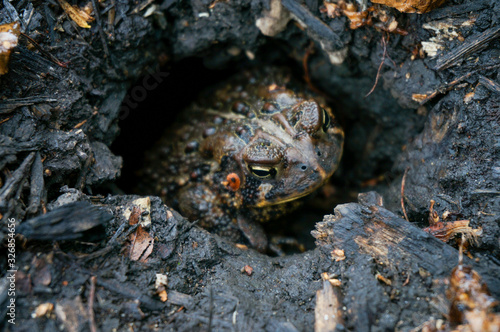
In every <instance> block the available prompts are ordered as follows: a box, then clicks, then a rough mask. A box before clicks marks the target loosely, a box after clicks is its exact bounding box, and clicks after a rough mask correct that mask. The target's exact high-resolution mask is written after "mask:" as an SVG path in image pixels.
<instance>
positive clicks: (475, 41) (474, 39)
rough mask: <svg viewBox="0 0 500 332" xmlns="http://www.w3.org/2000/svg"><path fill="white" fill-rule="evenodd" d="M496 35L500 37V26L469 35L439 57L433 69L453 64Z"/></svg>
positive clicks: (485, 44)
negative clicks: (461, 42)
mask: <svg viewBox="0 0 500 332" xmlns="http://www.w3.org/2000/svg"><path fill="white" fill-rule="evenodd" d="M498 37H500V26H496V27H493V28H489V29H487V30H486V31H484V32H482V33H480V34H476V35H473V36H470V37H468V38H467V40H466V41H465V42H464V43H463V44H462V45H460V46H459V47H457V48H456V49H454V50H452V51H450V52H449V53H448V54H446V55H444V56H442V57H441V58H439V59H438V60H437V64H436V66H435V67H434V69H435V70H443V69H446V68H449V67H451V66H454V65H456V64H457V63H458V62H459V61H460V60H462V59H464V58H465V57H467V56H468V55H470V54H472V53H473V52H476V51H478V50H480V49H482V48H484V47H486V46H487V45H488V44H489V43H490V42H491V41H492V40H494V39H496V38H498Z"/></svg>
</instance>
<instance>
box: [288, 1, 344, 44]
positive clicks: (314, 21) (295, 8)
mask: <svg viewBox="0 0 500 332" xmlns="http://www.w3.org/2000/svg"><path fill="white" fill-rule="evenodd" d="M282 3H283V6H284V7H285V8H286V9H288V10H289V11H290V12H291V13H292V14H293V15H294V16H295V17H296V18H297V19H298V20H299V21H300V22H301V23H302V24H304V25H305V26H306V27H307V32H308V33H309V34H310V36H311V37H312V38H313V39H314V40H316V41H318V42H320V43H321V45H322V46H323V48H324V49H325V50H326V51H338V50H339V49H341V48H342V47H343V46H344V43H342V41H341V40H340V37H339V36H338V35H337V34H336V33H335V32H334V31H333V30H332V29H331V28H330V27H329V26H328V25H327V24H325V22H323V21H321V20H320V19H319V18H317V17H316V16H315V15H313V14H312V13H311V12H310V11H309V9H308V8H307V7H306V6H304V5H302V4H300V3H299V2H298V1H295V0H283V1H282Z"/></svg>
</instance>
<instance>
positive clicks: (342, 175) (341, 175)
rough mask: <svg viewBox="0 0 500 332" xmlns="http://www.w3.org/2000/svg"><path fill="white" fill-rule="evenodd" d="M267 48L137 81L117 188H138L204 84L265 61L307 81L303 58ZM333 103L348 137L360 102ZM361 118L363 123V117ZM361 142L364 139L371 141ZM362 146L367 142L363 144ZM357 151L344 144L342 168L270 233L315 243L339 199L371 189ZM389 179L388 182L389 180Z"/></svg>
mask: <svg viewBox="0 0 500 332" xmlns="http://www.w3.org/2000/svg"><path fill="white" fill-rule="evenodd" d="M264 54H267V57H266V59H255V60H254V61H249V60H248V59H247V58H245V57H243V58H241V57H240V61H235V62H233V63H232V64H231V65H225V66H224V67H223V68H222V69H220V68H218V69H210V68H208V67H207V61H206V59H205V61H204V59H201V58H187V59H184V60H181V61H177V62H175V63H173V64H171V65H170V66H168V67H164V68H161V70H160V71H159V72H150V73H148V74H146V75H145V76H143V77H142V78H141V79H139V80H138V81H137V82H136V83H135V84H133V85H132V87H131V88H130V89H129V91H128V93H127V96H126V98H125V100H124V102H123V105H122V113H121V118H120V128H121V133H120V135H119V137H118V138H117V139H116V140H115V142H114V143H113V145H112V147H111V149H112V151H113V152H114V153H115V154H117V155H120V156H122V157H123V169H122V175H121V177H120V178H119V179H118V181H117V182H116V187H117V188H119V190H120V191H119V192H116V191H115V192H113V193H115V194H116V193H120V192H121V193H126V194H137V192H136V188H137V184H138V181H140V177H138V173H139V172H140V170H141V169H142V168H143V167H144V159H145V158H144V157H145V153H147V151H148V150H149V149H150V148H151V147H152V146H153V145H154V144H155V143H156V142H157V141H158V140H159V139H160V137H161V136H162V134H163V133H164V131H165V130H166V129H167V128H168V127H169V126H170V125H172V123H173V122H174V120H175V118H176V116H177V115H178V114H179V113H180V112H182V110H183V109H185V108H186V107H188V106H189V104H190V103H191V102H193V101H194V100H195V99H196V98H197V97H198V95H199V94H200V92H201V91H203V90H204V89H207V88H210V87H212V86H213V85H215V84H217V83H219V82H222V81H224V80H226V79H227V78H229V77H231V76H232V75H234V74H236V73H237V72H239V71H241V70H243V69H246V68H253V69H255V70H258V67H259V63H260V66H263V65H269V64H272V65H278V66H286V67H288V68H290V69H291V72H292V74H293V75H294V76H295V78H296V79H297V80H299V81H303V79H302V77H303V70H302V68H301V66H300V65H298V64H297V62H295V61H293V60H290V59H289V57H286V56H285V55H284V54H282V53H280V51H279V50H278V51H276V52H275V53H274V54H271V53H270V52H264ZM271 55H272V56H271ZM329 97H331V99H332V100H337V101H338V100H340V101H341V100H342V98H341V97H339V96H329ZM331 106H332V108H333V109H334V113H335V114H336V116H337V118H338V120H339V122H340V123H341V125H342V127H343V128H344V131H345V132H346V140H347V139H349V137H350V134H351V131H350V129H351V128H352V125H353V123H352V120H351V119H349V118H348V117H346V116H344V115H345V114H348V113H349V112H352V110H351V109H350V108H351V107H356V105H345V104H342V103H341V102H335V103H334V105H331ZM367 122H368V123H369V121H367ZM356 123H357V125H358V126H359V123H361V122H360V121H357V122H356ZM359 142H360V143H359V144H365V143H366V142H362V141H359ZM352 146H353V144H346V145H345V147H347V148H350V147H352ZM357 149H358V150H361V149H362V148H359V147H357ZM356 155H357V154H356V153H353V152H351V151H349V150H344V155H343V157H342V160H341V164H340V166H339V169H338V170H337V172H336V173H335V174H334V175H333V177H332V179H331V181H330V183H329V184H327V186H326V187H324V188H322V189H320V190H319V192H318V193H316V194H315V195H313V196H312V197H310V198H308V199H306V200H305V204H304V207H303V208H301V209H299V210H298V211H296V212H294V213H293V214H291V215H286V216H283V217H281V218H280V219H278V220H274V221H271V222H268V223H265V224H264V225H263V226H264V229H265V231H266V233H267V235H268V236H269V237H270V238H282V239H296V240H297V242H298V243H299V244H300V245H301V246H302V248H304V249H306V250H310V249H313V248H314V247H315V244H314V238H313V237H312V236H311V234H310V233H311V231H312V230H313V229H314V227H315V224H316V223H317V222H318V221H321V220H322V219H323V216H324V215H325V214H331V213H333V209H334V207H335V206H336V205H338V204H342V203H346V202H354V201H356V198H357V194H358V193H359V192H360V191H367V189H366V188H363V187H362V182H361V181H358V180H357V179H358V178H359V170H360V167H357V166H356V159H355V156H356ZM389 167H390V166H389ZM387 171H388V170H387ZM385 183H387V184H388V183H389V181H386V182H385ZM383 185H384V184H383ZM116 187H115V188H116ZM151 194H152V195H155V194H156V193H153V192H152V193H151ZM285 242H286V241H285ZM283 248H284V251H285V252H286V253H294V252H297V250H298V247H297V246H295V245H286V244H285V245H284V246H283Z"/></svg>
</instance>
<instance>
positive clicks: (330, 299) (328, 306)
mask: <svg viewBox="0 0 500 332" xmlns="http://www.w3.org/2000/svg"><path fill="white" fill-rule="evenodd" d="M322 275H323V288H322V289H320V290H318V291H317V292H316V307H315V308H314V331H315V332H324V331H335V330H336V328H337V326H339V325H342V324H343V321H342V309H341V303H340V301H339V299H338V297H337V295H336V294H335V292H334V289H333V287H332V284H331V283H330V282H329V281H328V279H325V277H326V276H327V275H328V274H327V273H323V274H322Z"/></svg>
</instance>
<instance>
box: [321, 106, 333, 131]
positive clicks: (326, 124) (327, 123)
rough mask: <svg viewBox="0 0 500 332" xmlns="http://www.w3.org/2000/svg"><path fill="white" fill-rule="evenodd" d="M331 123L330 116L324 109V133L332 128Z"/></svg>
mask: <svg viewBox="0 0 500 332" xmlns="http://www.w3.org/2000/svg"><path fill="white" fill-rule="evenodd" d="M330 122H331V119H330V116H329V115H328V113H327V112H326V110H325V109H323V126H322V128H323V131H324V132H325V133H326V131H327V130H328V128H330Z"/></svg>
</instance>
